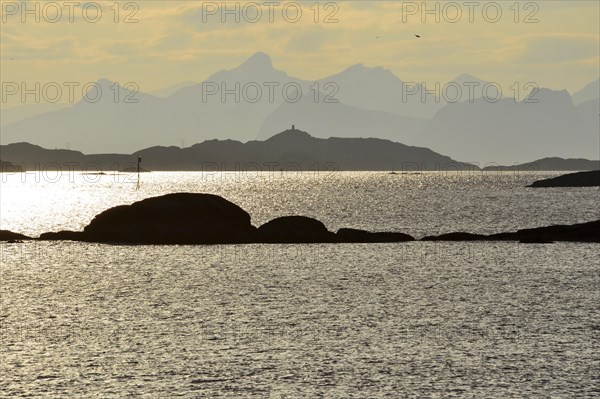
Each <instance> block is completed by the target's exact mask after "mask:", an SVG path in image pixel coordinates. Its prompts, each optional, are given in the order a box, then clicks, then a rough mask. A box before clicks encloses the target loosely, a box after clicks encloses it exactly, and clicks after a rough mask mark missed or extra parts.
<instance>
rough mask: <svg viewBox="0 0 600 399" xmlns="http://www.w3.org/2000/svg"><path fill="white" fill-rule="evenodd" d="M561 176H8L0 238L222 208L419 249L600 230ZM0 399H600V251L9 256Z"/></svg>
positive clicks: (281, 250)
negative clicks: (555, 181) (165, 201)
mask: <svg viewBox="0 0 600 399" xmlns="http://www.w3.org/2000/svg"><path fill="white" fill-rule="evenodd" d="M560 174H563V173H561V172H516V171H514V172H513V171H511V172H481V171H452V172H423V173H418V172H412V173H401V172H398V173H397V174H390V173H389V172H334V171H310V172H281V171H262V172H205V173H202V172H151V173H142V174H140V176H139V187H138V175H137V174H135V173H133V174H128V173H125V174H113V173H109V174H106V175H98V174H84V173H81V172H73V171H62V172H56V173H52V172H48V171H44V172H41V171H38V172H27V173H4V174H2V175H0V178H1V179H2V181H1V182H0V228H2V229H7V230H11V231H15V232H19V233H24V234H27V235H30V236H32V237H37V236H38V235H39V234H41V233H43V232H47V231H59V230H81V229H83V227H84V226H86V225H87V224H88V223H89V222H90V221H91V219H92V218H93V217H94V215H96V214H98V213H99V212H101V211H103V210H105V209H108V208H110V207H112V206H116V205H122V204H130V203H133V202H135V201H137V200H140V199H144V198H148V197H152V196H157V195H161V194H166V193H172V192H197V193H212V194H217V195H221V196H223V197H224V198H226V199H228V200H230V201H232V202H234V203H236V204H238V205H240V206H241V207H242V208H244V209H245V210H246V211H247V212H248V213H249V214H250V215H251V217H252V223H253V224H254V225H256V226H258V225H260V224H262V223H265V222H267V221H269V220H271V219H273V218H275V217H278V216H285V215H305V216H310V217H314V218H317V219H319V220H321V221H323V223H325V225H326V226H327V227H328V228H329V229H330V230H332V231H335V230H337V229H339V228H342V227H353V228H360V229H367V230H371V231H398V232H403V233H407V234H410V235H412V236H414V237H415V238H421V237H423V236H426V235H432V234H440V233H447V232H452V231H467V232H473V233H496V232H505V231H514V230H517V229H520V228H529V227H539V226H546V225H550V224H571V223H579V222H587V221H592V220H596V219H600V206H599V204H600V201H599V200H600V190H599V189H598V188H535V189H534V188H527V187H526V186H527V185H529V184H531V183H532V182H533V181H535V180H539V179H542V178H548V177H553V176H557V175H560ZM0 260H1V263H0V397H2V398H24V397H27V398H33V397H44V398H278V399H279V398H280V399H283V398H340V399H342V398H499V399H500V398H502V399H506V398H593V397H600V377H599V375H600V355H599V352H600V351H599V338H600V307H599V306H598V304H599V303H600V290H599V287H600V245H598V244H584V243H554V244H519V243H515V242H470V243H469V242H421V241H415V242H407V243H386V244H310V245H280V244H269V245H261V244H252V245H211V246H159V245H152V246H128V245H106V244H94V243H76V242H68V241H64V242H44V241H25V242H22V243H18V242H17V243H0Z"/></svg>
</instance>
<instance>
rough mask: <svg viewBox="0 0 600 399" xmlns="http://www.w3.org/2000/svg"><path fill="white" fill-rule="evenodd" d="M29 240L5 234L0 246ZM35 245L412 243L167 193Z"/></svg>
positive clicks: (527, 232)
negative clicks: (261, 217) (259, 221)
mask: <svg viewBox="0 0 600 399" xmlns="http://www.w3.org/2000/svg"><path fill="white" fill-rule="evenodd" d="M28 239H34V238H30V237H27V236H24V235H22V234H18V233H13V232H10V231H8V230H1V231H0V241H18V240H28ZM38 239H39V240H49V241H56V240H71V241H84V242H99V243H113V244H128V245H202V244H251V243H286V244H309V243H390V242H407V241H414V240H415V239H414V238H413V237H411V236H410V235H408V234H404V233H399V232H369V231H365V230H358V229H352V228H342V229H339V230H338V231H337V232H332V231H329V230H328V229H327V227H326V226H325V225H324V224H323V223H322V222H321V221H319V220H316V219H313V218H310V217H306V216H298V215H292V216H283V217H278V218H276V219H273V220H271V221H269V222H267V223H265V224H263V225H261V226H259V227H258V228H257V227H255V226H254V225H252V223H251V219H250V215H249V214H248V212H246V211H245V210H243V209H242V208H240V207H239V206H238V205H236V204H234V203H232V202H230V201H228V200H226V199H224V198H222V197H219V196H218V195H213V194H194V193H173V194H166V195H162V196H158V197H152V198H147V199H144V200H141V201H137V202H134V203H133V204H131V205H119V206H116V207H113V208H110V209H107V210H106V211H104V212H101V213H99V214H98V215H96V216H95V217H94V219H93V220H92V221H91V222H90V223H89V224H88V225H87V226H86V227H85V228H84V229H83V231H59V232H49V233H43V234H41V235H40V237H39V238H38ZM422 240H423V241H519V242H523V243H536V242H541V243H546V242H553V241H571V242H600V220H596V221H593V222H588V223H580V224H574V225H558V226H547V227H539V228H533V229H523V230H519V231H517V232H512V233H497V234H491V235H482V234H472V233H464V232H455V233H448V234H441V235H438V236H427V237H424V238H423V239H422Z"/></svg>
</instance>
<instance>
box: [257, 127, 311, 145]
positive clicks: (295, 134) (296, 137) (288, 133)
mask: <svg viewBox="0 0 600 399" xmlns="http://www.w3.org/2000/svg"><path fill="white" fill-rule="evenodd" d="M312 138H314V137H313V136H311V135H310V134H308V133H307V132H305V131H303V130H299V129H296V127H295V126H294V125H292V128H291V129H287V130H284V131H283V132H281V133H278V134H276V135H275V136H272V137H271V138H269V139H267V140H266V141H268V142H275V141H277V142H288V143H291V142H298V141H305V140H309V139H312Z"/></svg>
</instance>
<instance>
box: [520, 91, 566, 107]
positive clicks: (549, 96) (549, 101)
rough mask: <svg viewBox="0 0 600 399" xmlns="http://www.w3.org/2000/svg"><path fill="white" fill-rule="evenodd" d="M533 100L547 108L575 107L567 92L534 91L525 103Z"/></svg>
mask: <svg viewBox="0 0 600 399" xmlns="http://www.w3.org/2000/svg"><path fill="white" fill-rule="evenodd" d="M531 100H533V101H535V100H537V102H538V103H544V105H546V106H550V105H553V106H562V107H567V108H570V107H573V100H572V99H571V95H570V94H569V92H568V91H567V90H551V89H546V88H539V89H533V90H532V91H531V93H529V95H528V96H527V97H526V98H525V100H524V101H526V102H530V101H531Z"/></svg>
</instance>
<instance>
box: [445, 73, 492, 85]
mask: <svg viewBox="0 0 600 399" xmlns="http://www.w3.org/2000/svg"><path fill="white" fill-rule="evenodd" d="M450 82H456V83H459V84H464V83H465V82H469V83H472V82H478V83H487V82H486V81H485V80H482V79H479V78H478V77H476V76H473V75H471V74H469V73H463V74H460V75H458V76H457V77H455V78H454V79H452V80H451V81H450Z"/></svg>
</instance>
